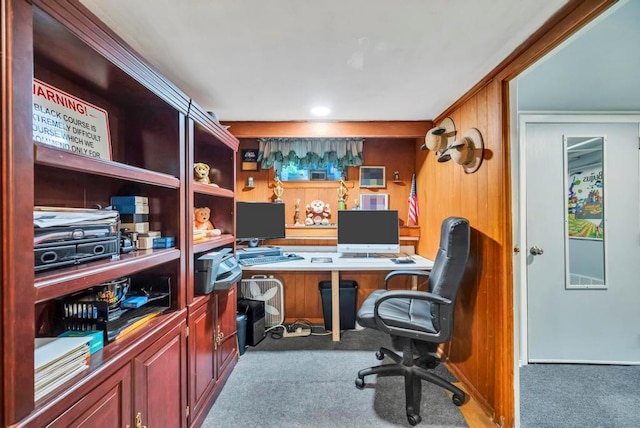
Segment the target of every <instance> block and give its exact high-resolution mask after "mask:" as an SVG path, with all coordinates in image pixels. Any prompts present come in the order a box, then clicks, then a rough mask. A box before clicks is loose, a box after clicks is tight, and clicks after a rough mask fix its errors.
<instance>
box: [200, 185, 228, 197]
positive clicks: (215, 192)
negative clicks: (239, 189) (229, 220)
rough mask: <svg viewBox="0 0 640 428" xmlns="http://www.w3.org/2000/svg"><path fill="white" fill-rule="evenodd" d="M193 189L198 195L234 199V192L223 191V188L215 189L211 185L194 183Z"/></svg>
mask: <svg viewBox="0 0 640 428" xmlns="http://www.w3.org/2000/svg"><path fill="white" fill-rule="evenodd" d="M192 189H193V191H194V192H196V193H202V194H204V195H211V196H221V197H223V198H233V196H234V193H233V190H229V189H223V188H222V187H215V186H212V185H210V184H203V183H196V182H193V184H192Z"/></svg>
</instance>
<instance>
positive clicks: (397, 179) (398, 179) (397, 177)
mask: <svg viewBox="0 0 640 428" xmlns="http://www.w3.org/2000/svg"><path fill="white" fill-rule="evenodd" d="M393 181H400V173H399V172H398V171H393Z"/></svg>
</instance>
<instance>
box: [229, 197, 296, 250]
mask: <svg viewBox="0 0 640 428" xmlns="http://www.w3.org/2000/svg"><path fill="white" fill-rule="evenodd" d="M284 223H285V217H284V204H276V203H270V202H236V239H238V240H248V241H249V243H250V245H252V246H255V245H257V244H258V242H259V240H261V239H277V238H284V237H285V227H284Z"/></svg>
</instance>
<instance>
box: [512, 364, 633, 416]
mask: <svg viewBox="0 0 640 428" xmlns="http://www.w3.org/2000/svg"><path fill="white" fill-rule="evenodd" d="M639 409H640V366H607V365H588V364H529V365H527V366H524V367H522V368H521V369H520V421H521V426H522V428H556V427H563V428H573V427H576V428H577V427H589V428H596V427H598V428H600V427H603V428H627V427H640V410H639Z"/></svg>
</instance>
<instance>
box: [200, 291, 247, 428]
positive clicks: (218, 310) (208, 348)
mask: <svg viewBox="0 0 640 428" xmlns="http://www.w3.org/2000/svg"><path fill="white" fill-rule="evenodd" d="M236 306H237V297H236V286H233V287H232V288H231V289H230V290H228V291H220V292H215V293H211V294H209V295H206V296H200V297H197V298H196V299H195V300H194V303H193V305H192V307H190V308H189V310H190V315H189V325H190V328H189V330H190V332H189V341H188V342H189V367H190V369H189V372H190V376H191V379H190V380H191V382H190V389H189V408H190V409H191V415H192V416H191V422H190V425H191V426H200V425H201V424H202V421H203V420H204V418H205V417H206V416H207V412H208V411H209V409H210V408H211V406H212V404H213V401H214V400H215V398H216V397H217V396H218V394H220V391H221V389H222V387H223V386H224V382H225V381H226V380H227V378H228V376H229V374H230V373H231V370H232V369H233V367H234V365H235V363H236V362H237V359H238V346H237V335H236V333H237V328H236Z"/></svg>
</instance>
